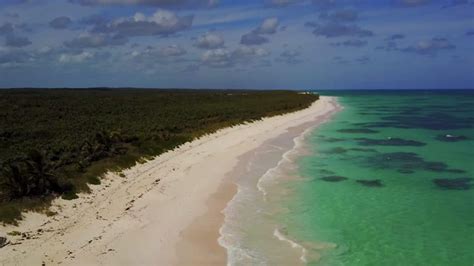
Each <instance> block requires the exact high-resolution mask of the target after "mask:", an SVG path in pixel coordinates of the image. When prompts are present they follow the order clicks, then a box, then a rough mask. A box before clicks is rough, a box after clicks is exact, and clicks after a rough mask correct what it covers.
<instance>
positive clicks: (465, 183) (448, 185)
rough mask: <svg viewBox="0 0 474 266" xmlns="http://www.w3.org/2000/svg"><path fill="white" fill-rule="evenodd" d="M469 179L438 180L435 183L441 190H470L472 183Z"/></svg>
mask: <svg viewBox="0 0 474 266" xmlns="http://www.w3.org/2000/svg"><path fill="white" fill-rule="evenodd" d="M472 180H473V179H472V178H469V177H461V178H438V179H434V180H433V183H435V185H437V186H438V187H439V188H441V189H449V190H468V189H470V188H471V181H472Z"/></svg>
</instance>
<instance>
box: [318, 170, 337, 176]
mask: <svg viewBox="0 0 474 266" xmlns="http://www.w3.org/2000/svg"><path fill="white" fill-rule="evenodd" d="M319 172H320V173H321V174H324V175H333V174H334V172H333V171H330V170H326V169H321V170H319Z"/></svg>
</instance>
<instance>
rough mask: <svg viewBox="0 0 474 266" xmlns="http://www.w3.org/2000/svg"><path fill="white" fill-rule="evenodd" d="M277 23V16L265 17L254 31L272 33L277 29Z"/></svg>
mask: <svg viewBox="0 0 474 266" xmlns="http://www.w3.org/2000/svg"><path fill="white" fill-rule="evenodd" d="M279 24H280V23H279V21H278V18H267V19H265V20H264V21H263V22H262V24H261V25H260V26H259V27H258V28H257V29H255V33H257V34H274V33H275V32H276V31H277V28H278V25H279Z"/></svg>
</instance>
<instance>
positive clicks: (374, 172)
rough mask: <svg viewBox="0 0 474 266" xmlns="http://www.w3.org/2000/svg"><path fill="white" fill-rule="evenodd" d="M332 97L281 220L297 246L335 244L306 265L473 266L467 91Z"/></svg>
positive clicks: (472, 158) (471, 108) (473, 188)
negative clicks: (332, 106)
mask: <svg viewBox="0 0 474 266" xmlns="http://www.w3.org/2000/svg"><path fill="white" fill-rule="evenodd" d="M329 94H334V93H329ZM323 95H324V93H323ZM337 96H338V97H339V102H340V103H341V105H342V106H343V107H344V109H343V110H342V111H341V112H339V113H338V114H337V115H336V116H335V117H334V118H333V119H332V120H331V121H330V122H328V123H326V124H324V125H322V126H321V127H319V128H318V129H317V130H315V131H314V132H313V133H312V134H311V135H310V137H309V138H308V139H307V142H308V144H309V146H310V149H311V154H310V155H306V156H303V157H301V158H300V159H299V160H298V166H299V175H300V176H301V177H302V178H301V179H299V180H297V181H289V182H288V183H287V184H286V186H288V187H289V189H291V191H292V193H291V195H292V196H291V197H290V198H288V199H286V203H285V204H287V207H288V210H289V211H287V212H285V213H284V214H283V215H282V216H281V217H280V219H281V223H282V224H285V225H286V229H287V231H288V234H289V235H290V236H291V237H293V238H294V239H297V240H299V241H300V242H302V243H306V242H313V243H320V242H325V243H334V244H336V245H337V246H336V248H331V249H324V250H322V251H314V250H310V252H317V253H319V254H320V255H321V259H320V260H318V261H316V260H313V261H310V262H309V264H314V265H466V266H468V265H469V266H471V265H473V264H474V182H473V181H474V180H470V179H469V178H473V177H474V128H473V127H474V92H472V91H471V92H469V91H456V92H446V91H445V92H433V91H431V92H430V91H418V92H400V91H398V92H397V91H395V92H357V93H352V92H339V93H338V94H337ZM436 179H441V180H437V181H436ZM446 179H447V180H446ZM328 180H329V181H328ZM336 180H339V181H337V182H336ZM357 180H365V181H367V180H371V181H374V180H378V181H377V182H365V183H359V182H357ZM330 181H333V182H330ZM362 182H364V181H362ZM313 257H314V256H313ZM310 258H311V257H310Z"/></svg>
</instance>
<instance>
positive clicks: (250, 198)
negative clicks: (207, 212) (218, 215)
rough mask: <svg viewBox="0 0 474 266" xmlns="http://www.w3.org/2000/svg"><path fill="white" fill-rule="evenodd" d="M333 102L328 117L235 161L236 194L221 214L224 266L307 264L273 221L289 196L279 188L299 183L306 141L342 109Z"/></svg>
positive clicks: (301, 252)
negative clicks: (296, 180) (285, 183)
mask: <svg viewBox="0 0 474 266" xmlns="http://www.w3.org/2000/svg"><path fill="white" fill-rule="evenodd" d="M331 103H332V104H333V105H334V108H333V110H331V111H329V112H328V113H326V114H324V115H322V116H320V117H315V119H314V120H313V121H311V122H307V123H304V124H302V125H299V126H297V127H294V128H290V129H288V131H287V132H286V133H284V134H282V135H280V136H278V137H276V138H273V139H270V140H267V141H266V142H264V143H263V144H262V145H261V146H260V147H259V148H257V149H255V150H252V151H250V152H248V153H246V154H244V155H242V156H240V157H239V158H238V164H237V165H236V167H235V168H234V169H233V170H232V171H231V172H230V173H229V178H230V179H231V180H232V181H233V182H234V183H235V184H236V186H237V193H235V195H234V197H233V198H232V199H231V200H230V201H229V202H228V203H227V206H226V207H225V209H224V210H223V211H222V213H223V214H224V223H223V224H222V226H221V227H220V229H219V233H220V237H219V239H218V243H219V244H220V245H221V246H223V247H224V248H225V249H226V250H227V254H228V256H227V258H228V262H227V264H228V265H244V264H249V263H250V264H262V263H271V262H278V263H282V262H283V263H285V262H286V263H291V264H292V265H295V264H298V263H299V264H305V263H306V262H307V253H308V251H307V249H306V248H305V247H304V245H303V244H300V243H298V242H297V241H296V240H293V239H291V238H290V237H289V236H288V235H286V233H285V226H284V225H282V224H280V223H279V222H278V221H277V219H275V217H276V216H277V215H278V214H279V213H280V212H281V211H284V210H280V208H279V207H278V201H279V200H278V199H277V198H280V197H286V196H287V195H285V194H286V193H287V191H285V190H284V189H283V190H282V189H281V188H279V187H278V183H279V182H280V181H284V180H288V179H294V178H297V171H296V170H297V169H296V165H295V163H296V159H297V158H299V157H300V156H304V155H305V154H306V153H307V149H306V143H305V139H306V138H307V136H308V135H309V134H310V133H311V132H312V131H314V130H316V129H317V127H318V126H319V125H321V124H322V123H325V122H327V121H329V120H330V118H331V117H332V116H333V115H334V114H335V113H337V112H338V111H340V110H341V109H342V106H341V105H340V104H339V103H338V102H337V101H335V100H333V101H332V102H331ZM262 155H263V156H262Z"/></svg>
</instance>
